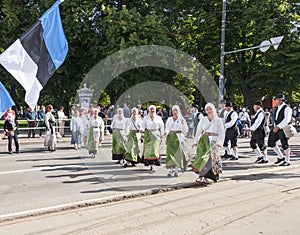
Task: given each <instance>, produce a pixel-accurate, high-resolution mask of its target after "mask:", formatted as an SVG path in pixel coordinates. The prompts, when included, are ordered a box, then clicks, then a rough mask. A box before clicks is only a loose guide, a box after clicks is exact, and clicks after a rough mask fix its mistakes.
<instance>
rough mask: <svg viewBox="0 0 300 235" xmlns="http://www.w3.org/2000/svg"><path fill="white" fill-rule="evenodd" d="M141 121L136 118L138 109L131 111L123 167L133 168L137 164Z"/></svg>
mask: <svg viewBox="0 0 300 235" xmlns="http://www.w3.org/2000/svg"><path fill="white" fill-rule="evenodd" d="M142 122H143V120H142V119H141V118H140V117H139V116H138V109H137V108H133V109H132V110H131V118H130V119H129V125H128V127H129V134H128V141H127V151H126V154H125V161H126V162H125V164H124V165H123V166H124V167H127V166H129V163H130V164H131V166H135V164H137V163H138V162H139V158H140V156H139V149H140V148H139V143H140V141H141V132H140V131H141V127H142Z"/></svg>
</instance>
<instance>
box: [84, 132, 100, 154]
mask: <svg viewBox="0 0 300 235" xmlns="http://www.w3.org/2000/svg"><path fill="white" fill-rule="evenodd" d="M86 148H87V150H88V151H89V154H91V153H94V154H97V150H98V142H97V141H96V140H95V139H94V133H93V128H90V130H89V136H88V143H87V146H86Z"/></svg>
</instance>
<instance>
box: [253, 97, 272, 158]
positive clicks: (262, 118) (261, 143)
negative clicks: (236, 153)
mask: <svg viewBox="0 0 300 235" xmlns="http://www.w3.org/2000/svg"><path fill="white" fill-rule="evenodd" d="M253 109H254V111H255V115H254V118H253V119H252V121H251V126H250V129H249V131H251V132H252V135H251V140H250V146H251V148H252V149H254V151H255V152H256V154H257V160H256V161H255V162H256V163H259V164H263V163H268V155H267V146H266V145H265V137H266V136H267V130H266V115H265V112H264V111H263V109H262V102H261V101H260V100H258V101H255V102H254V104H253ZM257 146H258V147H257Z"/></svg>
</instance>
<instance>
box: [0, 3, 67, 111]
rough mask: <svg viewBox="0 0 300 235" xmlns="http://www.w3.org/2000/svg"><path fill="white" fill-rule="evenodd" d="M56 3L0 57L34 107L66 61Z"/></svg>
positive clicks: (65, 44)
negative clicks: (46, 86)
mask: <svg viewBox="0 0 300 235" xmlns="http://www.w3.org/2000/svg"><path fill="white" fill-rule="evenodd" d="M62 1H63V0H57V1H56V2H55V3H54V4H53V5H52V7H51V8H50V9H48V10H47V11H46V12H45V13H44V14H43V16H42V17H41V18H39V19H38V20H37V21H36V22H35V24H34V25H32V26H31V27H30V28H29V29H28V30H27V31H26V32H25V33H24V34H23V35H22V36H21V37H20V38H19V39H17V40H16V41H15V42H14V43H13V44H12V45H11V46H10V47H9V48H8V49H6V50H5V51H4V52H3V53H2V54H1V55H0V63H1V64H2V66H3V67H4V68H5V69H6V70H7V71H8V72H9V73H10V74H11V75H12V76H13V77H14V78H15V79H16V80H17V81H18V82H19V83H20V84H21V85H22V86H23V87H24V89H25V91H26V94H25V101H26V103H27V104H28V105H29V106H30V107H31V108H34V107H35V105H36V104H37V102H38V99H39V96H40V91H41V90H42V89H43V87H44V86H45V85H46V83H47V82H48V80H49V78H50V77H51V76H52V75H53V74H54V72H55V71H56V70H57V69H58V68H59V66H60V65H61V64H62V63H63V62H64V60H65V58H66V56H67V52H68V42H67V39H66V36H65V34H64V30H63V27H62V23H61V18H60V12H59V4H60V3H61V2H62Z"/></svg>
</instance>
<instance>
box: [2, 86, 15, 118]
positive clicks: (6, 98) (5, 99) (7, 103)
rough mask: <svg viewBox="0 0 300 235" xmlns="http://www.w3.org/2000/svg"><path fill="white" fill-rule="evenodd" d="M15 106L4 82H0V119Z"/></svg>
mask: <svg viewBox="0 0 300 235" xmlns="http://www.w3.org/2000/svg"><path fill="white" fill-rule="evenodd" d="M14 105H15V102H14V101H13V99H12V98H11V97H10V95H9V93H8V92H7V90H6V89H5V87H4V86H3V84H2V82H0V118H2V116H3V114H4V113H5V112H6V111H7V110H8V108H9V107H11V106H14Z"/></svg>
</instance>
